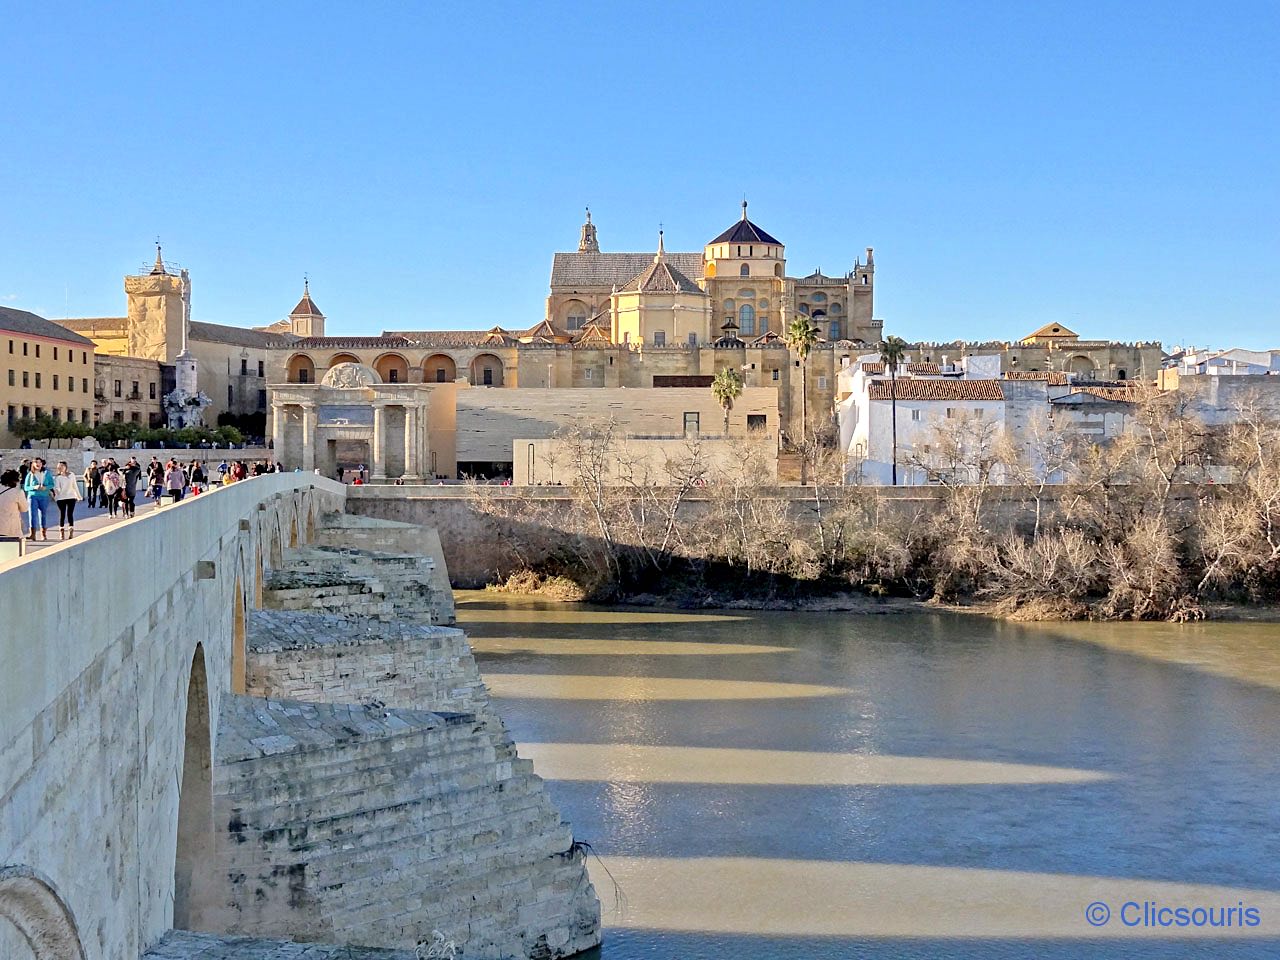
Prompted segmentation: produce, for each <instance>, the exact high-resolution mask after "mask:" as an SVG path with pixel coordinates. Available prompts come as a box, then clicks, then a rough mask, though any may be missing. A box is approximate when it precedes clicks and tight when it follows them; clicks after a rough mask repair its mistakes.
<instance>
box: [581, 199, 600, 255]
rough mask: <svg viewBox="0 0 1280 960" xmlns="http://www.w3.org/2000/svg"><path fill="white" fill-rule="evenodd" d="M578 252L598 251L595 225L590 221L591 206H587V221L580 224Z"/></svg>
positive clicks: (598, 245)
mask: <svg viewBox="0 0 1280 960" xmlns="http://www.w3.org/2000/svg"><path fill="white" fill-rule="evenodd" d="M578 252H579V253H599V252H600V244H599V242H598V241H597V240H596V225H595V224H594V223H592V222H591V208H590V207H587V222H586V223H584V224H583V225H582V237H581V238H580V239H579V240H578Z"/></svg>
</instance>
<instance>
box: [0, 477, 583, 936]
mask: <svg viewBox="0 0 1280 960" xmlns="http://www.w3.org/2000/svg"><path fill="white" fill-rule="evenodd" d="M344 499H345V492H344V488H343V486H342V485H340V484H338V483H336V482H333V481H330V480H328V479H326V478H323V477H320V476H316V475H314V474H303V473H296V474H272V475H267V476H264V477H259V478H256V479H253V480H249V481H245V482H242V483H237V484H234V485H231V486H230V487H227V488H225V489H221V490H218V491H216V492H213V493H211V494H207V495H204V496H200V497H196V498H192V499H189V500H187V501H185V502H183V503H180V504H177V505H174V506H171V507H166V508H164V509H162V510H159V511H156V512H154V513H152V514H149V515H146V516H143V517H140V518H138V519H136V520H132V521H128V522H124V523H121V524H118V525H116V526H113V527H110V528H107V529H105V530H102V531H99V532H96V533H93V534H90V535H88V536H85V537H84V538H83V539H77V540H75V541H73V542H71V543H67V544H65V545H62V546H59V547H56V548H53V549H50V550H47V551H45V552H43V553H40V554H36V555H35V556H32V557H29V558H27V559H25V560H22V561H17V562H13V563H9V564H7V565H5V566H0V611H3V619H2V621H0V956H4V957H6V958H9V957H13V958H16V960H26V958H28V957H33V958H35V960H133V958H137V957H142V956H148V955H150V956H153V957H164V958H166V960H168V958H180V957H188V956H190V957H194V956H197V955H200V956H208V955H217V956H234V957H237V958H244V960H249V958H254V960H258V958H269V957H276V956H281V955H285V954H288V950H289V948H288V947H287V945H285V944H284V943H283V942H284V941H287V940H290V939H301V940H312V941H325V942H329V943H333V944H341V945H343V946H342V947H341V949H339V948H338V947H334V948H333V949H332V952H328V950H327V948H320V947H317V948H316V951H317V952H316V955H317V956H334V957H338V956H351V957H357V958H359V957H362V956H365V955H366V954H365V951H364V949H363V948H377V947H381V948H393V949H394V950H399V951H406V952H404V953H402V954H397V953H394V952H393V953H385V952H383V953H381V954H379V955H380V956H398V955H399V956H404V957H411V956H412V948H413V946H414V945H415V943H417V941H418V940H420V939H422V938H424V937H426V938H429V936H430V933H431V931H432V930H433V929H440V930H443V931H444V932H445V933H446V934H448V935H449V936H450V938H451V939H454V940H455V941H456V942H457V943H458V946H459V947H460V953H459V955H460V956H465V957H467V958H472V957H477V958H482V957H510V956H539V957H562V956H569V955H571V954H573V953H576V952H579V951H581V950H582V949H585V948H586V947H589V946H592V945H594V944H595V943H598V942H599V902H598V900H597V899H596V897H595V891H594V889H593V888H592V887H591V884H590V882H589V880H588V878H587V876H586V872H585V864H584V860H583V855H582V852H581V847H580V846H579V845H578V844H577V843H576V842H575V841H574V839H573V837H572V834H571V832H570V830H569V827H568V825H567V824H565V823H564V822H563V821H562V820H561V819H560V817H559V815H558V813H556V812H555V810H554V808H552V806H551V804H550V801H549V799H548V798H547V796H546V794H545V791H544V790H543V788H542V784H541V781H540V780H539V779H538V778H537V777H536V776H534V775H533V773H532V765H531V764H530V763H529V762H528V761H526V760H522V759H520V758H519V757H518V756H517V755H516V752H515V748H514V745H513V744H512V742H511V740H510V737H509V735H508V734H507V732H506V729H505V727H504V726H503V725H502V722H501V720H500V719H498V718H497V716H496V714H495V713H494V712H493V709H492V706H491V704H490V703H489V700H488V694H487V691H486V690H485V688H484V685H483V683H482V682H481V681H480V678H479V675H478V673H477V672H476V668H475V662H474V660H473V659H472V658H471V655H470V650H469V648H468V646H467V644H466V638H465V635H463V634H462V633H461V631H459V630H457V629H456V628H453V627H451V626H448V624H450V623H452V619H453V616H452V609H453V608H452V598H451V595H450V594H449V591H448V581H447V575H446V574H445V571H444V568H443V564H442V562H441V558H440V557H439V555H438V544H439V541H438V539H437V538H436V537H435V536H434V532H433V531H429V530H424V529H423V528H418V527H412V526H411V525H408V524H394V523H390V522H386V521H377V520H365V519H361V518H355V517H347V516H345V515H344V513H343V512H342V511H343V507H344ZM364 657H368V658H370V659H369V660H368V661H367V662H366V663H365V664H362V658H364ZM374 662H376V663H377V664H378V665H379V666H381V667H383V669H382V670H381V671H375V670H374V669H372V667H369V668H368V669H366V668H365V667H366V666H368V665H369V664H372V663H374ZM387 664H391V665H392V669H390V670H387V669H385V667H386V665H387ZM384 677H386V678H395V679H394V680H391V679H388V680H386V682H383V678H384ZM187 931H200V932H187ZM245 937H248V938H249V939H245ZM211 944H212V945H214V946H215V947H216V948H217V949H218V950H225V951H226V952H224V953H214V954H208V953H202V952H201V951H203V950H208V949H210V945H211ZM348 948H350V949H348Z"/></svg>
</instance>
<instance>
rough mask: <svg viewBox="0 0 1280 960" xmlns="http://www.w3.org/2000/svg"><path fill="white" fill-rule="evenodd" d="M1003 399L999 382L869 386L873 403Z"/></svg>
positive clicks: (902, 382) (904, 382)
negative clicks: (895, 400) (893, 399)
mask: <svg viewBox="0 0 1280 960" xmlns="http://www.w3.org/2000/svg"><path fill="white" fill-rule="evenodd" d="M895 389H896V391H897V398H898V399H899V400H1003V399H1004V393H1003V392H1002V391H1001V390H1000V381H999V380H899V381H897V383H896V385H895V383H894V382H893V381H892V380H875V381H873V382H872V383H870V384H869V385H868V388H867V397H868V399H871V400H890V399H892V398H893V396H894V393H893V391H894V390H895Z"/></svg>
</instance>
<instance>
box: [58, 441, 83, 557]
mask: <svg viewBox="0 0 1280 960" xmlns="http://www.w3.org/2000/svg"><path fill="white" fill-rule="evenodd" d="M53 499H54V500H56V501H57V502H58V531H59V533H60V535H61V537H62V539H63V540H65V539H67V527H70V528H71V536H73V537H74V536H75V535H76V501H77V500H79V499H80V487H79V486H78V485H77V484H76V478H75V477H73V476H72V475H71V468H70V467H68V466H67V461H65V460H59V461H58V472H57V474H56V475H55V476H54V478H53Z"/></svg>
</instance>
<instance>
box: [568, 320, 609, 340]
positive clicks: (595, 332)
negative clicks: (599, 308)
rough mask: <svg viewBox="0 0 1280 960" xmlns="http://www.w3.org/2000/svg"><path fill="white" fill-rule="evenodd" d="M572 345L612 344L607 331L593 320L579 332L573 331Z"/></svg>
mask: <svg viewBox="0 0 1280 960" xmlns="http://www.w3.org/2000/svg"><path fill="white" fill-rule="evenodd" d="M573 342H574V343H612V342H613V340H612V339H610V337H609V330H608V329H607V328H606V327H604V326H602V325H601V324H599V323H597V322H596V321H595V320H594V319H592V320H589V321H587V323H585V324H583V325H582V329H581V330H576V331H574V335H573Z"/></svg>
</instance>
